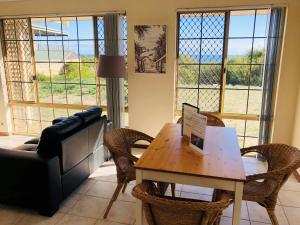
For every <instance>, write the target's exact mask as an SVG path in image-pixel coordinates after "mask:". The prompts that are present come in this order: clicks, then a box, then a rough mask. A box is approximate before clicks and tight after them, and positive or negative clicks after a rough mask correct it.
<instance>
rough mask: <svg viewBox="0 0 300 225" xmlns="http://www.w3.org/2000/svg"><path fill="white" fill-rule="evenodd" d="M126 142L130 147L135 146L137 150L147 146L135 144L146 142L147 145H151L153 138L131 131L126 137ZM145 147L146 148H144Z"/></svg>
mask: <svg viewBox="0 0 300 225" xmlns="http://www.w3.org/2000/svg"><path fill="white" fill-rule="evenodd" d="M127 138H128V139H127V141H128V144H129V146H130V147H132V148H133V147H135V146H137V148H147V147H148V146H147V145H144V144H136V142H137V141H147V142H149V143H151V142H152V141H153V140H154V138H153V137H151V136H149V135H147V134H144V133H142V132H140V131H131V134H129V135H128V136H127ZM146 146H147V147H146Z"/></svg>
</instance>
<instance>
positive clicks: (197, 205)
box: [132, 181, 230, 225]
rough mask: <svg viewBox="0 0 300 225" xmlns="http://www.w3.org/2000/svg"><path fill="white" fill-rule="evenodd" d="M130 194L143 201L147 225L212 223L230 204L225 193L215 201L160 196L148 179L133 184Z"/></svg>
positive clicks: (208, 224) (205, 224)
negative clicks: (135, 184)
mask: <svg viewBox="0 0 300 225" xmlns="http://www.w3.org/2000/svg"><path fill="white" fill-rule="evenodd" d="M132 195H133V196H134V197H136V198H138V199H140V200H141V201H142V202H143V208H144V212H145V216H146V219H147V221H148V223H149V225H166V224H168V225H187V224H188V225H213V224H214V223H215V222H218V220H219V218H220V216H221V215H222V211H223V210H224V209H225V208H227V207H228V206H229V204H230V200H229V197H226V196H225V195H223V196H222V198H221V199H220V200H219V201H217V202H205V201H200V200H192V199H184V198H175V197H168V196H160V195H158V194H156V191H155V186H154V184H153V183H152V182H150V181H147V182H143V183H142V184H139V185H137V186H135V187H134V188H133V190H132Z"/></svg>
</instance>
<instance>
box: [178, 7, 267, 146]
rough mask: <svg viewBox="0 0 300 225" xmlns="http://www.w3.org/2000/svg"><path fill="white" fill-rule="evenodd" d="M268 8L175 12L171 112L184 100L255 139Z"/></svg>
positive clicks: (245, 140)
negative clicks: (175, 84) (174, 96)
mask: <svg viewBox="0 0 300 225" xmlns="http://www.w3.org/2000/svg"><path fill="white" fill-rule="evenodd" d="M269 14H270V10H269V9H259V10H256V9H254V10H239V11H217V12H187V13H185V12H180V13H178V37H177V40H178V44H177V57H178V59H177V68H178V70H177V87H176V114H177V115H180V110H181V104H182V103H184V102H188V103H190V104H193V105H196V106H198V107H199V108H200V110H201V111H206V112H213V113H215V114H217V115H218V116H220V117H221V118H222V119H223V120H224V122H225V124H226V125H227V126H231V127H235V128H236V129H237V133H238V136H239V140H240V146H241V147H245V146H249V145H255V144H257V143H258V137H259V115H260V112H261V104H262V103H261V99H262V83H263V69H264V63H265V51H266V41H267V38H268V37H267V31H268V23H269Z"/></svg>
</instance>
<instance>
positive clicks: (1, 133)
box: [0, 132, 10, 136]
mask: <svg viewBox="0 0 300 225" xmlns="http://www.w3.org/2000/svg"><path fill="white" fill-rule="evenodd" d="M9 135H10V133H9V132H0V136H9Z"/></svg>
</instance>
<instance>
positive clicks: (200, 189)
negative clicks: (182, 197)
mask: <svg viewBox="0 0 300 225" xmlns="http://www.w3.org/2000/svg"><path fill="white" fill-rule="evenodd" d="M181 191H184V192H191V193H196V194H204V195H212V194H213V191H214V189H213V188H206V187H199V186H192V185H183V187H182V189H181Z"/></svg>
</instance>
